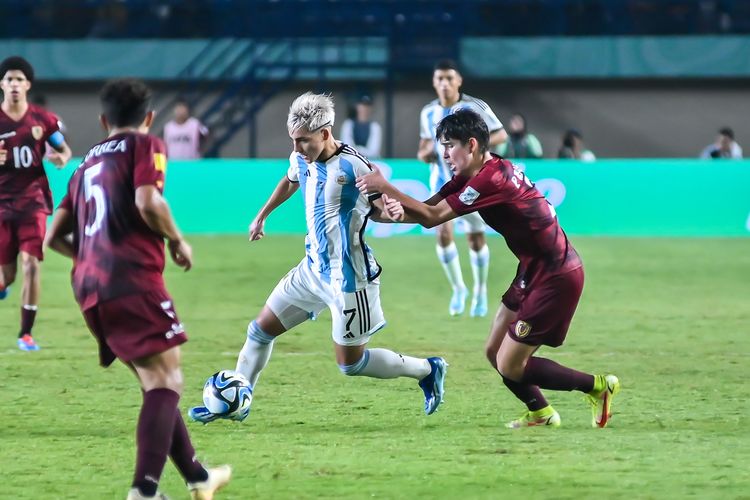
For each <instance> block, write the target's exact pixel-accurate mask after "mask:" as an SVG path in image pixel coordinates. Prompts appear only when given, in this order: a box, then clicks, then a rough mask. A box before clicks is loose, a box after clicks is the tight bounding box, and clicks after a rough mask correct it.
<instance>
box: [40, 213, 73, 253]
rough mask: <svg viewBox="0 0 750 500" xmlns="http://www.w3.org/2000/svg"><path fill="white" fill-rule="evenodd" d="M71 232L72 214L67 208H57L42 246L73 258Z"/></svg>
mask: <svg viewBox="0 0 750 500" xmlns="http://www.w3.org/2000/svg"><path fill="white" fill-rule="evenodd" d="M72 232H73V216H72V215H71V213H70V211H68V210H67V209H65V208H58V209H57V210H56V211H55V215H54V217H53V218H52V224H50V227H49V229H48V230H47V234H46V235H45V237H44V247H45V248H51V249H52V250H54V251H55V252H57V253H59V254H62V255H64V256H65V257H70V258H71V259H75V256H76V251H75V248H74V247H73V241H72V237H71V233H72Z"/></svg>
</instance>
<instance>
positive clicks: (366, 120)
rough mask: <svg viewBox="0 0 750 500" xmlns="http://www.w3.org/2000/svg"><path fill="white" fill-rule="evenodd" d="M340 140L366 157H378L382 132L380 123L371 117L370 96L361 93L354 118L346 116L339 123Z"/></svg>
mask: <svg viewBox="0 0 750 500" xmlns="http://www.w3.org/2000/svg"><path fill="white" fill-rule="evenodd" d="M340 137H341V142H343V143H344V144H349V145H350V146H352V147H354V149H356V150H357V151H359V152H360V153H362V154H363V155H365V156H366V157H367V158H380V145H381V143H382V138H383V132H382V129H381V127H380V124H379V123H378V122H376V121H374V120H373V119H372V98H371V97H370V96H368V95H363V96H362V97H360V98H359V101H358V102H357V113H356V117H355V118H354V119H351V118H347V119H346V120H344V123H342V124H341V135H340Z"/></svg>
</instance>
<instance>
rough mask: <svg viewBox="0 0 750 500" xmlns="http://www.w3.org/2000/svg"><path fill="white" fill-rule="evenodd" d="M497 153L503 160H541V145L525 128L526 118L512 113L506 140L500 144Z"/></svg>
mask: <svg viewBox="0 0 750 500" xmlns="http://www.w3.org/2000/svg"><path fill="white" fill-rule="evenodd" d="M497 153H498V154H499V155H500V156H502V157H503V158H541V157H542V143H540V142H539V139H537V138H536V136H535V135H534V134H530V133H529V131H528V130H527V128H526V117H524V116H523V115H522V114H521V113H514V114H513V115H511V117H510V121H509V122H508V140H507V141H505V142H504V143H502V144H500V146H498V148H497Z"/></svg>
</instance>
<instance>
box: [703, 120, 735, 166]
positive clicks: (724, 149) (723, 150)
mask: <svg viewBox="0 0 750 500" xmlns="http://www.w3.org/2000/svg"><path fill="white" fill-rule="evenodd" d="M701 158H703V159H709V158H729V159H732V160H741V159H742V148H741V147H740V145H739V144H737V142H736V141H735V140H734V131H733V130H732V129H731V128H729V127H724V128H722V129H720V130H719V135H718V136H717V137H716V142H714V143H713V144H709V145H708V146H706V147H705V148H703V151H702V152H701Z"/></svg>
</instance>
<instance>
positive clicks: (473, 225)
mask: <svg viewBox="0 0 750 500" xmlns="http://www.w3.org/2000/svg"><path fill="white" fill-rule="evenodd" d="M456 224H457V225H458V227H459V228H460V230H461V231H463V232H464V233H483V232H484V231H485V229H487V226H485V225H484V220H483V219H482V216H481V215H479V212H472V213H470V214H466V215H462V216H461V217H457V218H456Z"/></svg>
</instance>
